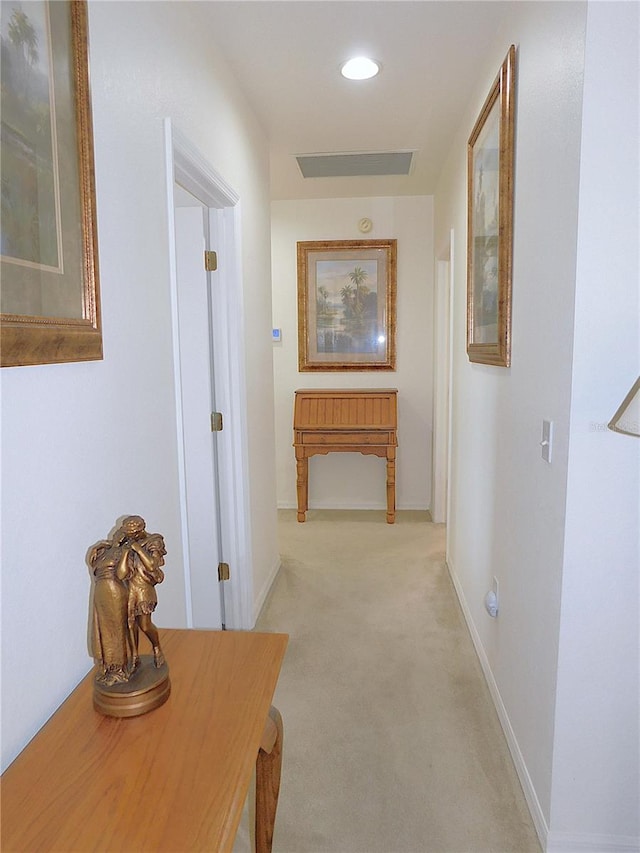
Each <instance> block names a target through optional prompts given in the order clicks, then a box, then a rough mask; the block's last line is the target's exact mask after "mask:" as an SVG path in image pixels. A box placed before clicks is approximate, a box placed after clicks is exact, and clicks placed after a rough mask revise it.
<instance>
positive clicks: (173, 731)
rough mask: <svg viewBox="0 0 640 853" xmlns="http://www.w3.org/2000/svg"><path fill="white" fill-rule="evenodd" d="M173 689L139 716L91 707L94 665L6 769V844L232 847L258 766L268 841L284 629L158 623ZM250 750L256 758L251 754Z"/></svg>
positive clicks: (261, 843)
mask: <svg viewBox="0 0 640 853" xmlns="http://www.w3.org/2000/svg"><path fill="white" fill-rule="evenodd" d="M160 635H161V639H162V648H163V650H164V652H165V654H166V657H167V661H168V663H169V673H170V678H171V684H172V688H171V695H170V696H169V699H168V700H167V701H166V702H165V704H164V705H162V706H161V707H160V708H157V709H156V710H154V711H151V712H150V713H148V714H144V715H143V716H140V717H132V718H130V719H126V718H116V717H105V716H103V715H102V714H99V713H98V712H97V711H95V710H94V708H93V673H90V674H89V675H88V676H87V677H86V678H85V679H84V680H83V681H82V682H80V684H79V685H78V687H77V688H76V689H75V690H74V691H73V693H72V694H71V695H70V696H69V698H68V699H67V700H66V701H65V702H64V703H63V704H62V705H61V706H60V708H59V709H58V710H57V711H56V713H55V714H54V715H53V717H52V718H51V719H50V720H49V722H48V723H46V725H45V726H44V727H43V728H42V729H41V730H40V731H39V732H38V734H37V735H36V736H35V737H34V739H33V740H32V741H31V743H30V744H29V745H28V746H27V747H26V748H25V749H24V750H23V751H22V752H21V753H20V755H19V756H18V757H17V758H16V760H15V761H14V762H13V764H12V765H11V766H10V767H8V768H7V770H6V771H5V773H4V774H3V776H2V786H1V787H2V842H1V847H2V850H3V853H17V851H25V853H27V852H28V853H33V851H36V850H40V851H59V853H70V851H78V853H85V851H89V850H91V851H98V850H99V851H108V853H116V851H119V853H131V851H136V853H158V851H167V853H169V851H170V853H176V851H190V853H191V851H194V853H195V851H209V853H212V851H215V853H230V851H231V850H232V847H233V841H234V838H235V834H236V830H237V828H238V823H239V821H240V816H241V813H242V808H243V805H244V802H245V798H246V796H247V791H248V788H249V783H250V781H251V777H252V773H253V769H254V767H255V768H256V851H258V853H268V851H270V850H271V841H272V836H273V825H274V820H275V810H276V804H277V799H278V789H279V785H280V761H281V752H280V749H281V744H282V721H281V719H280V715H279V714H278V712H277V711H276V710H275V708H271V709H270V704H271V699H272V696H273V691H274V688H275V686H276V681H277V679H278V674H279V671H280V664H281V662H282V659H283V657H284V652H285V648H286V645H287V636H286V635H285V634H259V633H253V632H247V631H183V630H163V631H161V634H160ZM256 759H257V762H256Z"/></svg>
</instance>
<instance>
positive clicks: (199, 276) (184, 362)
mask: <svg viewBox="0 0 640 853" xmlns="http://www.w3.org/2000/svg"><path fill="white" fill-rule="evenodd" d="M174 198H175V199H176V202H175V203H176V208H175V241H176V242H175V245H176V268H177V303H178V304H177V312H178V333H179V358H180V367H179V384H180V389H179V391H180V393H179V397H180V400H181V409H182V412H181V421H182V430H181V432H182V436H181V440H182V448H181V450H182V459H183V478H184V482H183V501H184V504H185V506H184V507H183V535H184V536H185V539H186V543H185V544H186V547H185V548H184V558H185V562H186V563H187V566H186V572H185V576H186V580H187V584H188V586H190V589H187V597H188V599H189V603H190V610H191V619H190V620H189V621H190V622H191V624H192V626H193V627H194V628H218V629H219V628H221V627H222V626H223V624H224V600H223V587H224V584H223V583H221V582H220V581H219V580H218V564H219V563H220V562H221V561H222V560H223V557H222V553H221V537H220V511H219V500H218V494H219V485H218V470H217V467H218V466H217V458H216V434H215V433H213V432H212V431H211V413H212V412H213V411H215V388H214V369H213V362H212V354H213V347H212V341H211V332H210V329H211V326H210V322H209V317H210V304H209V290H210V282H209V281H208V279H209V277H210V276H212V275H215V273H207V272H206V271H205V268H204V251H205V248H206V242H207V234H208V230H209V225H208V215H209V211H208V209H207V208H205V207H203V205H202V204H200V203H199V202H198V201H197V199H195V198H194V197H193V196H190V195H189V194H188V193H187V192H186V191H185V190H182V188H179V187H176V188H175V193H174ZM190 199H191V202H190ZM183 205H188V206H183Z"/></svg>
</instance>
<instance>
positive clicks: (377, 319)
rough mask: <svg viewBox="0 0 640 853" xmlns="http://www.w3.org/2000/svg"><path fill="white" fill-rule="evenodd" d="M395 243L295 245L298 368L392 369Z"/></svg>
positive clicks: (370, 241) (394, 315)
mask: <svg viewBox="0 0 640 853" xmlns="http://www.w3.org/2000/svg"><path fill="white" fill-rule="evenodd" d="M396 261H397V241H396V240H321V241H307V242H301V243H298V367H299V369H300V370H301V371H308V370H333V371H337V370H395V369H396V349H395V326H396Z"/></svg>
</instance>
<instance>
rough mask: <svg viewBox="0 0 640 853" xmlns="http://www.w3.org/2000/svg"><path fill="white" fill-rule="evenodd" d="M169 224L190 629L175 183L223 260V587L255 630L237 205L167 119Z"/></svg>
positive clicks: (218, 316)
mask: <svg viewBox="0 0 640 853" xmlns="http://www.w3.org/2000/svg"><path fill="white" fill-rule="evenodd" d="M164 137H165V166H166V184H167V186H166V201H167V224H168V232H169V256H170V257H169V266H170V277H169V279H170V290H171V315H172V318H171V319H172V337H173V361H174V378H175V404H176V430H177V440H178V477H179V493H180V525H181V533H182V552H183V565H184V572H185V576H184V583H185V598H186V600H187V626H188V627H193V614H192V612H191V577H190V565H189V555H188V553H187V547H188V539H187V535H186V533H187V525H188V505H187V499H186V498H187V495H186V482H185V456H184V454H185V447H184V430H183V422H182V403H181V387H180V384H181V380H180V340H179V332H178V275H177V263H176V247H175V217H174V184H175V183H178V184H180V186H182V187H184V189H186V190H187V191H188V192H190V193H191V195H193V196H195V198H196V199H198V201H200V202H202V204H203V205H204V206H205V207H207V208H208V209H209V222H210V228H211V229H212V231H214V232H215V234H216V241H217V246H216V251H217V253H218V257H219V258H220V259H223V262H222V263H221V264H220V266H219V269H218V272H217V274H216V287H217V288H218V290H217V292H216V305H217V306H218V308H219V312H213V313H212V316H211V317H210V318H209V320H210V323H211V325H212V339H213V350H214V351H213V362H214V363H213V371H214V381H215V388H216V407H217V409H218V411H220V412H222V413H223V418H224V424H225V426H224V429H223V431H222V432H221V433H219V434H218V435H217V441H218V479H219V496H220V522H221V537H222V542H221V548H222V553H223V555H224V556H223V559H224V562H227V563H229V565H230V568H231V578H230V580H228V581H224V584H225V592H224V600H225V624H226V627H227V628H230V629H238V630H247V629H251V628H253V572H252V565H253V561H252V554H251V516H250V501H249V477H248V467H247V459H248V440H247V426H246V425H247V393H246V378H245V357H244V342H245V334H244V306H243V294H242V274H241V256H240V233H241V232H240V222H241V220H240V197H239V195H238V194H237V193H236V192H235V190H234V189H233V188H232V187H231V186H230V185H229V184H228V183H227V182H226V181H225V180H224V178H222V177H221V175H219V174H218V173H217V172H216V171H215V169H214V168H213V167H212V166H211V165H210V163H209V162H208V161H207V160H206V159H205V158H204V157H203V155H202V154H201V153H200V152H199V151H198V149H197V148H196V147H195V146H194V145H193V144H192V143H191V142H190V141H189V140H188V139H187V137H186V136H184V135H183V134H182V133H181V132H180V131H179V130H178V129H177V128H176V127H174V126H173V123H172V121H171V119H170V118H166V119H164Z"/></svg>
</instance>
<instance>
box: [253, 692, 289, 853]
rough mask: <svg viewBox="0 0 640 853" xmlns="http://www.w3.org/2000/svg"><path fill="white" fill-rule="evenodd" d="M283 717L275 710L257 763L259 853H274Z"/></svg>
mask: <svg viewBox="0 0 640 853" xmlns="http://www.w3.org/2000/svg"><path fill="white" fill-rule="evenodd" d="M283 737H284V732H283V728H282V717H281V716H280V711H278V709H277V708H274V707H273V705H272V706H271V710H270V711H269V716H268V717H267V722H266V725H265V728H264V734H263V735H262V742H261V744H260V749H259V750H258V760H257V761H256V853H271V845H272V844H273V830H274V827H275V823H276V809H277V807H278V794H279V793H280V774H281V770H282V738H283Z"/></svg>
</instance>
